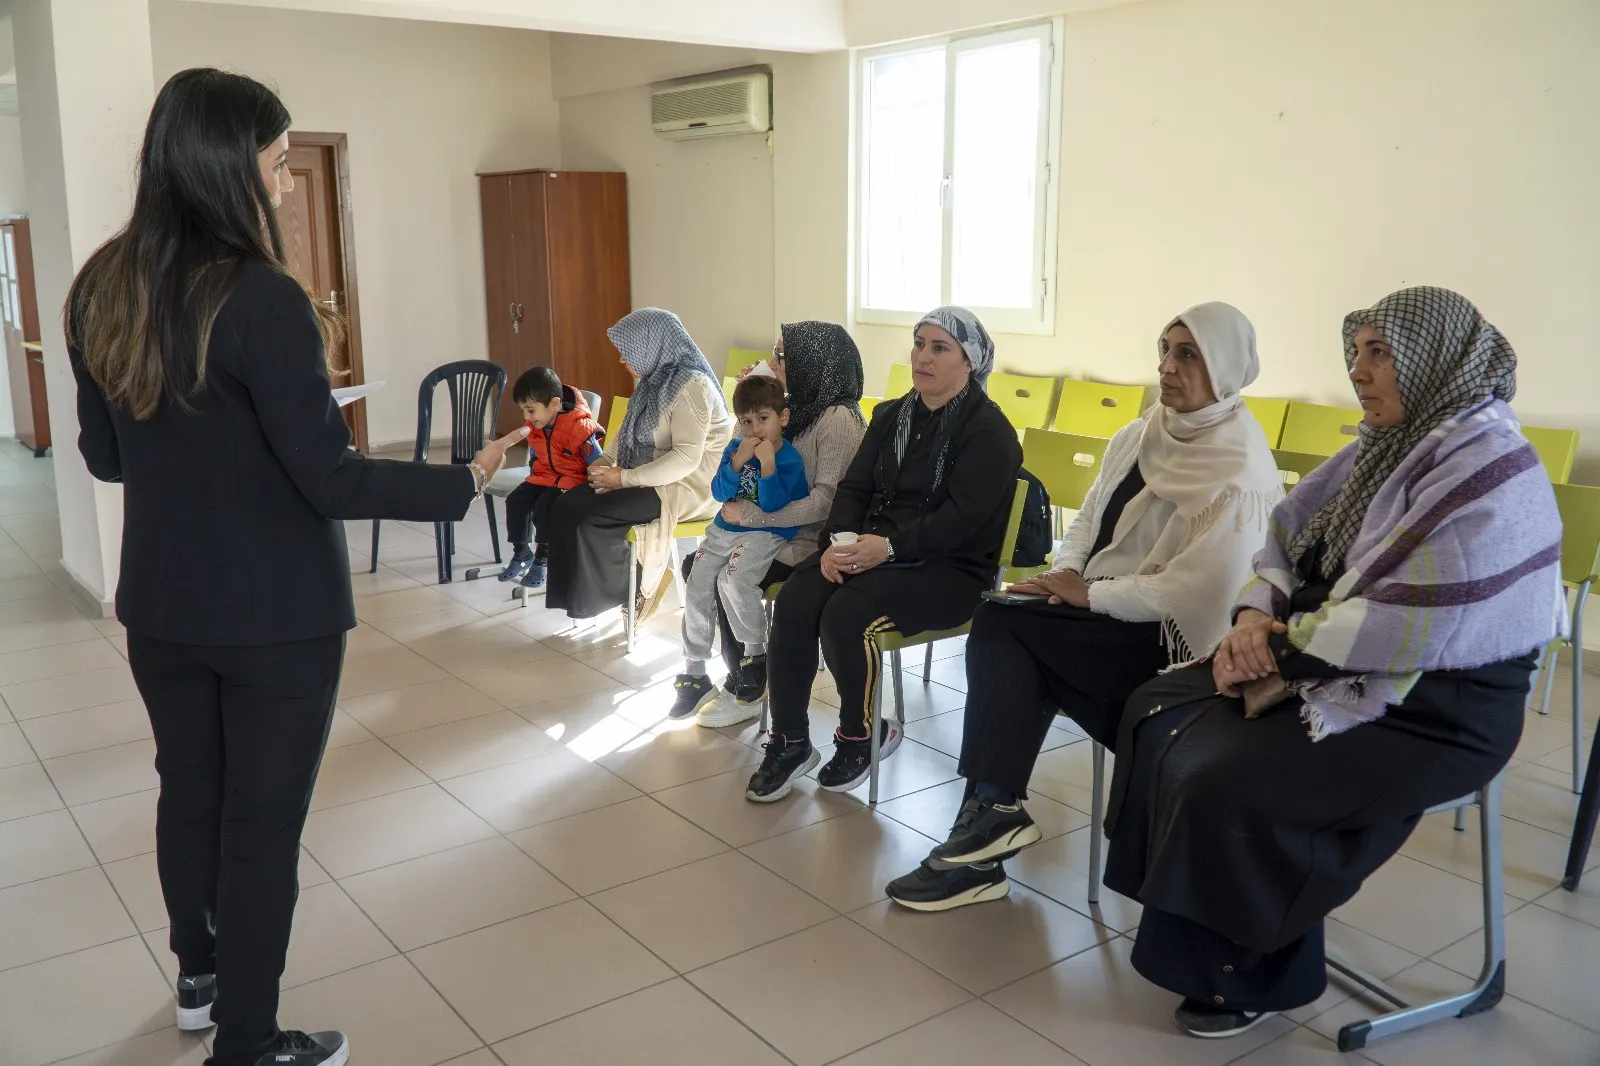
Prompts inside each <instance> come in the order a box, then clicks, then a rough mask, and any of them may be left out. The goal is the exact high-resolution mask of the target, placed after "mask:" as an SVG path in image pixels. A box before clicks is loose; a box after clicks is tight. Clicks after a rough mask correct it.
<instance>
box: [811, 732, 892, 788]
mask: <svg viewBox="0 0 1600 1066" xmlns="http://www.w3.org/2000/svg"><path fill="white" fill-rule="evenodd" d="M833 741H834V746H833V758H831V759H829V760H828V765H826V766H824V767H823V768H822V769H821V770H819V771H818V772H817V784H819V785H821V786H822V787H823V788H825V789H827V790H828V791H829V792H849V791H850V790H851V789H852V788H855V787H856V786H857V785H859V784H861V782H863V781H865V780H866V779H867V774H868V773H869V772H870V771H871V769H872V738H871V737H867V738H865V739H863V740H848V739H846V738H844V737H841V736H839V735H838V734H837V733H835V734H834V737H833ZM899 746H900V723H899V722H879V723H878V761H879V762H882V761H883V760H884V759H887V758H888V757H889V756H891V755H893V754H894V751H895V749H896V748H898V747H899Z"/></svg>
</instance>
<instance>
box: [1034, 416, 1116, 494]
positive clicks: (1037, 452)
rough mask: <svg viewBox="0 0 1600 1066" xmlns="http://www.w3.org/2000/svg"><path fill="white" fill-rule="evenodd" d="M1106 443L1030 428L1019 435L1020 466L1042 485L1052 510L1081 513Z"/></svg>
mask: <svg viewBox="0 0 1600 1066" xmlns="http://www.w3.org/2000/svg"><path fill="white" fill-rule="evenodd" d="M1109 443H1110V441H1109V440H1107V439H1106V438H1105V437H1090V436H1084V435H1083V434H1078V433H1057V432H1056V431H1055V430H1051V429H1030V430H1027V431H1026V432H1024V433H1023V435H1022V465H1023V466H1025V467H1027V468H1028V470H1029V472H1030V473H1032V474H1033V476H1034V477H1036V478H1038V479H1039V480H1040V482H1042V483H1043V484H1044V489H1045V491H1046V492H1048V493H1049V494H1050V505H1051V506H1052V507H1066V508H1069V509H1071V510H1074V511H1077V510H1081V509H1082V508H1083V498H1084V497H1085V496H1087V495H1088V494H1089V488H1090V486H1092V485H1093V484H1094V479H1095V478H1096V477H1098V476H1099V475H1100V463H1101V460H1103V459H1104V458H1105V457H1106V445H1107V444H1109ZM1024 484H1026V482H1024ZM1018 513H1019V514H1020V513H1021V512H1020V510H1019V512H1018Z"/></svg>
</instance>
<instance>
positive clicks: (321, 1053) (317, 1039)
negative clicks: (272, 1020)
mask: <svg viewBox="0 0 1600 1066" xmlns="http://www.w3.org/2000/svg"><path fill="white" fill-rule="evenodd" d="M349 1061H350V1041H349V1040H347V1039H346V1038H345V1035H344V1034H343V1033H338V1032H332V1031H329V1032H326V1033H301V1032H296V1031H294V1030H286V1031H285V1032H282V1033H279V1034H278V1043H277V1044H276V1045H275V1046H274V1047H273V1049H272V1050H271V1051H268V1052H266V1053H265V1054H263V1055H262V1056H261V1057H260V1058H258V1059H256V1066H345V1063H347V1062H349Z"/></svg>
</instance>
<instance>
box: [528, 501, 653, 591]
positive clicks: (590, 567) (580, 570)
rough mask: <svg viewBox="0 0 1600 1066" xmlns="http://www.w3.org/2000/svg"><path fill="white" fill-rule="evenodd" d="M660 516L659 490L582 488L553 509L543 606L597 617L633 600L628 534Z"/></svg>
mask: <svg viewBox="0 0 1600 1066" xmlns="http://www.w3.org/2000/svg"><path fill="white" fill-rule="evenodd" d="M660 517H661V497H660V496H658V495H657V494H656V490H655V489H613V490H611V491H610V492H596V491H594V489H592V488H590V487H589V486H588V485H579V486H578V487H577V488H575V489H573V490H572V491H571V492H563V493H562V494H561V495H560V496H559V497H557V498H556V500H555V502H554V503H553V504H551V507H550V524H549V532H548V534H547V536H548V537H549V545H550V554H549V563H550V581H549V584H547V585H546V586H545V594H544V605H545V606H546V607H550V608H555V609H558V610H563V611H566V612H567V616H568V617H569V618H593V617H594V616H595V615H597V614H600V613H602V612H604V611H609V610H611V608H613V607H620V606H621V605H622V602H623V601H624V600H626V599H627V598H628V530H629V529H631V528H633V527H634V526H639V525H644V524H645V523H646V522H654V521H655V520H656V519H657V518H660Z"/></svg>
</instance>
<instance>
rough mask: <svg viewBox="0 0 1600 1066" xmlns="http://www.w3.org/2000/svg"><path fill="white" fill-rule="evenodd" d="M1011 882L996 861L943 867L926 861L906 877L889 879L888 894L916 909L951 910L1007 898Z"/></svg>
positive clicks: (903, 904) (901, 904) (905, 905)
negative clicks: (952, 868)
mask: <svg viewBox="0 0 1600 1066" xmlns="http://www.w3.org/2000/svg"><path fill="white" fill-rule="evenodd" d="M1010 894H1011V881H1010V880H1009V879H1008V878H1007V877H1006V871H1005V867H1004V866H1001V865H1000V864H999V863H997V862H985V863H980V864H979V865H977V866H959V867H957V868H956V869H954V870H941V869H939V868H937V867H935V866H933V865H931V864H930V863H927V862H924V863H923V864H922V865H921V866H918V867H917V868H916V869H915V870H912V871H911V872H910V873H908V874H906V875H905V876H904V877H897V878H895V879H894V880H893V881H890V882H889V887H888V889H887V890H886V895H888V897H889V898H890V899H892V900H894V901H895V902H896V903H898V904H900V906H902V907H907V908H909V909H911V910H914V911H951V910H955V909H956V908H957V907H965V906H967V905H968V904H971V903H987V902H988V901H990V900H992V899H1005V898H1006V897H1007V896H1009V895H1010Z"/></svg>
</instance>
